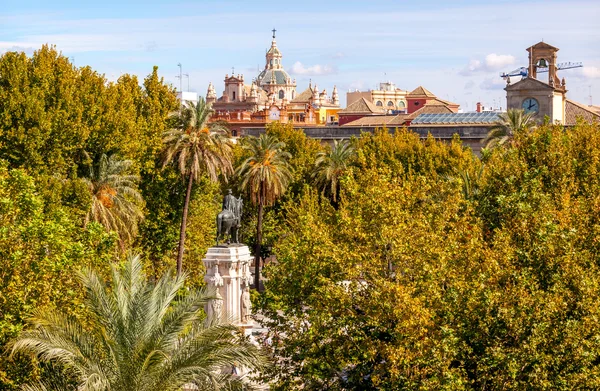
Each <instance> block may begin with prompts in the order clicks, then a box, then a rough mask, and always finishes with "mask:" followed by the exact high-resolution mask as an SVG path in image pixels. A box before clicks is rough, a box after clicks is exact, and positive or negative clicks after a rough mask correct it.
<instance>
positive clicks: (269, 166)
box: [237, 134, 292, 205]
mask: <svg viewBox="0 0 600 391" xmlns="http://www.w3.org/2000/svg"><path fill="white" fill-rule="evenodd" d="M246 141H247V142H246V144H244V146H243V148H244V149H245V150H246V151H247V152H249V155H250V156H249V157H248V158H247V159H246V160H245V161H244V162H242V164H241V165H240V166H239V167H238V170H237V175H238V176H240V178H241V179H242V182H241V186H242V188H244V189H247V190H248V191H249V193H250V198H251V200H252V202H253V203H254V204H256V205H260V204H262V205H272V204H273V203H274V202H275V200H276V199H277V198H279V197H280V196H281V195H283V193H284V192H285V189H286V187H287V185H288V184H289V182H290V180H291V178H292V175H291V173H290V166H289V163H288V161H289V159H290V158H291V155H290V154H289V153H288V152H285V151H284V150H283V148H284V147H285V144H284V143H283V142H280V141H279V140H278V139H277V138H275V137H272V136H269V135H267V134H262V135H261V136H260V137H258V138H248V139H247V140H246Z"/></svg>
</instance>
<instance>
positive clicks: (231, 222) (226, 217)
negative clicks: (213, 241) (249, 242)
mask: <svg viewBox="0 0 600 391" xmlns="http://www.w3.org/2000/svg"><path fill="white" fill-rule="evenodd" d="M242 212H243V201H242V197H240V198H235V197H234V196H233V194H231V189H229V190H228V191H227V194H226V195H225V197H223V210H222V211H221V212H220V213H219V214H218V215H217V246H218V245H219V240H221V239H225V237H227V242H226V243H227V244H230V243H232V242H233V243H235V244H238V243H239V230H240V226H241V221H242Z"/></svg>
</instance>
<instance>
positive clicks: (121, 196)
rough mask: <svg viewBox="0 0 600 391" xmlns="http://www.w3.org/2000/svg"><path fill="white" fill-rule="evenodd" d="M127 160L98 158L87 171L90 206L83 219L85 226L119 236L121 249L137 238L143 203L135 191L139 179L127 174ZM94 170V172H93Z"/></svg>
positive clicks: (129, 161)
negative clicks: (100, 227)
mask: <svg viewBox="0 0 600 391" xmlns="http://www.w3.org/2000/svg"><path fill="white" fill-rule="evenodd" d="M131 165H132V161H131V160H119V159H118V158H117V157H115V156H111V157H107V156H106V155H102V156H101V157H100V161H99V162H98V164H97V165H96V167H94V166H91V167H90V175H89V178H86V182H87V185H88V189H89V191H90V193H91V195H92V203H91V206H90V209H89V211H88V213H87V216H86V218H85V221H86V224H87V223H89V222H90V221H95V222H97V223H99V224H101V225H103V226H104V228H106V230H107V231H109V232H110V231H114V232H116V233H117V235H119V237H120V239H121V243H122V245H124V243H126V242H131V240H132V239H133V238H134V237H135V236H136V235H137V232H138V221H139V220H141V219H142V218H143V217H144V215H143V213H142V203H143V199H142V196H141V195H140V193H139V192H138V190H137V182H138V181H139V177H138V176H137V175H131V174H129V173H128V171H130V169H131ZM94 168H95V169H94Z"/></svg>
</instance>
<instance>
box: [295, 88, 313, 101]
mask: <svg viewBox="0 0 600 391" xmlns="http://www.w3.org/2000/svg"><path fill="white" fill-rule="evenodd" d="M312 97H313V90H312V88H310V87H308V88H307V89H305V90H304V91H302V92H301V93H300V94H298V95H297V96H296V97H295V98H294V99H292V101H291V102H292V103H307V102H310V100H311V99H312Z"/></svg>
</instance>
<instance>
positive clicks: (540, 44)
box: [527, 41, 558, 51]
mask: <svg viewBox="0 0 600 391" xmlns="http://www.w3.org/2000/svg"><path fill="white" fill-rule="evenodd" d="M531 49H538V50H539V49H550V50H556V51H558V48H555V47H554V46H552V45H548V44H547V43H546V42H544V41H542V42H538V43H536V44H535V45H533V46H530V47H528V48H527V50H531Z"/></svg>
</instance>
